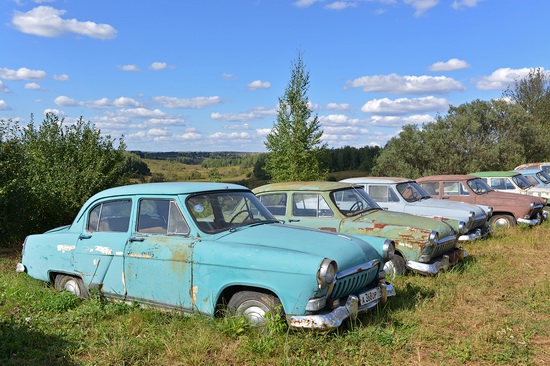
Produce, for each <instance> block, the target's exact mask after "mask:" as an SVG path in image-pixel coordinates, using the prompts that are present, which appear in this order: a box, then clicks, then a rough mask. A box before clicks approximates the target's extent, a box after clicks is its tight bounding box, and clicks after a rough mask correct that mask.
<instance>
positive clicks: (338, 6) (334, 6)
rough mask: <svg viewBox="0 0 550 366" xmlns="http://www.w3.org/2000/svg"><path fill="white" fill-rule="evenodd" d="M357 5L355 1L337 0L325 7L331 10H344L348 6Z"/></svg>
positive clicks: (353, 6)
mask: <svg viewBox="0 0 550 366" xmlns="http://www.w3.org/2000/svg"><path fill="white" fill-rule="evenodd" d="M356 6H357V3H356V2H354V1H335V2H332V3H330V4H328V5H327V6H325V8H327V9H330V10H344V9H347V8H355V7H356Z"/></svg>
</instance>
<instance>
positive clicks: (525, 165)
mask: <svg viewBox="0 0 550 366" xmlns="http://www.w3.org/2000/svg"><path fill="white" fill-rule="evenodd" d="M546 165H550V162H548V161H544V162H540V163H527V164H522V165H518V166H517V167H515V168H514V170H523V169H528V168H538V167H540V166H546Z"/></svg>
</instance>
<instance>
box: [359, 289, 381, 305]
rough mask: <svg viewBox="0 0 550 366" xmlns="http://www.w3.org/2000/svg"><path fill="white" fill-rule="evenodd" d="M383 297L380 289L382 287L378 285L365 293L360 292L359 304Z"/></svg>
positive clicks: (365, 303)
mask: <svg viewBox="0 0 550 366" xmlns="http://www.w3.org/2000/svg"><path fill="white" fill-rule="evenodd" d="M381 297H382V292H381V291H380V289H379V288H378V287H377V288H373V289H372V290H369V291H367V292H365V293H363V294H359V305H360V306H363V305H367V304H368V303H369V302H371V301H374V300H378V299H379V298H381Z"/></svg>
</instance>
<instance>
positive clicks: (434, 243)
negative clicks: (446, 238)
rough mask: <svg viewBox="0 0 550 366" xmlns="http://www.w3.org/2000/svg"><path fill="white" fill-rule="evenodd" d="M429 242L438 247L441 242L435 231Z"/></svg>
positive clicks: (431, 234)
mask: <svg viewBox="0 0 550 366" xmlns="http://www.w3.org/2000/svg"><path fill="white" fill-rule="evenodd" d="M429 240H430V243H431V244H432V245H437V242H438V241H439V233H438V232H437V231H435V230H432V232H431V233H430V238H429Z"/></svg>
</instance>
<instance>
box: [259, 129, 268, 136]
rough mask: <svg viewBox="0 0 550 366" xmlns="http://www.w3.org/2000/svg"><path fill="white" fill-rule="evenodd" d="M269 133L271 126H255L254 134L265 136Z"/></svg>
mask: <svg viewBox="0 0 550 366" xmlns="http://www.w3.org/2000/svg"><path fill="white" fill-rule="evenodd" d="M270 133H271V128H257V129H256V135H258V136H267V135H269V134H270Z"/></svg>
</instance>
